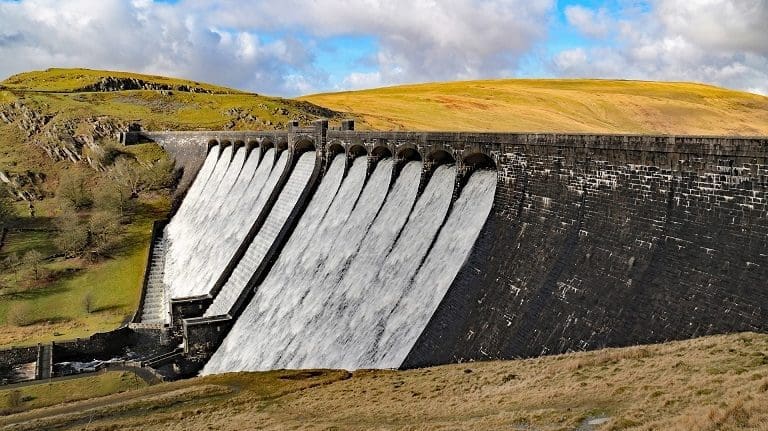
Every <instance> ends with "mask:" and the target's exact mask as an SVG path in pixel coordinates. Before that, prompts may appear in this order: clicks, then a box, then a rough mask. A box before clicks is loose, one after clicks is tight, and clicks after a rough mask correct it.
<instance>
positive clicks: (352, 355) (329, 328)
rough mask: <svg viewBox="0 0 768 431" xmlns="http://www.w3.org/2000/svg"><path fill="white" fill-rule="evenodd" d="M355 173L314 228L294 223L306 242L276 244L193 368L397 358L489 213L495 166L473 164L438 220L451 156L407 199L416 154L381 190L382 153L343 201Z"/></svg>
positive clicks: (416, 172)
mask: <svg viewBox="0 0 768 431" xmlns="http://www.w3.org/2000/svg"><path fill="white" fill-rule="evenodd" d="M354 173H355V172H354V166H353V169H352V170H350V174H349V175H348V176H347V178H346V179H345V180H344V183H343V184H342V187H341V190H340V191H339V193H338V194H337V196H336V198H335V199H334V201H333V203H332V204H331V206H330V208H329V210H328V212H327V213H326V215H325V217H324V218H323V220H322V222H320V224H319V225H318V226H317V230H316V232H306V231H302V235H308V236H309V237H310V238H311V241H309V244H307V243H306V242H304V243H303V244H302V243H301V242H299V241H296V240H295V239H294V238H292V239H291V243H290V244H289V246H287V247H286V249H285V250H284V253H285V252H287V251H288V250H290V249H292V247H291V245H293V247H295V248H296V250H297V251H296V252H291V253H290V254H289V255H286V256H281V258H280V260H279V261H278V263H277V264H276V265H275V267H274V268H273V270H272V272H271V273H270V274H269V276H268V277H267V278H266V279H265V280H264V282H263V283H262V284H261V286H259V288H258V290H257V292H256V294H255V296H254V298H253V300H252V301H251V303H250V304H249V305H248V307H247V308H246V310H245V311H244V313H243V314H242V315H241V316H240V318H239V319H238V320H237V322H236V323H235V325H234V327H233V329H232V330H231V331H230V333H229V335H228V337H227V338H226V339H225V340H224V342H223V343H222V345H221V347H220V348H219V350H218V351H217V352H216V353H215V354H214V355H213V357H212V358H211V360H210V361H209V362H208V364H207V365H206V367H205V369H204V373H206V374H209V373H217V372H225V371H241V370H268V369H276V368H348V369H357V368H367V367H372V368H392V367H398V366H400V364H401V363H402V361H403V360H404V358H405V355H407V353H408V351H409V350H410V349H411V347H412V346H413V344H414V343H415V342H416V339H417V338H418V335H419V333H420V332H419V331H420V330H421V329H423V327H424V326H426V324H427V322H428V320H429V318H430V316H431V315H432V313H433V312H434V310H435V308H436V307H437V305H438V303H439V301H440V299H441V298H442V296H443V295H444V294H445V292H446V291H447V289H448V287H449V286H450V281H451V280H452V279H453V277H455V275H456V273H457V272H458V270H459V268H460V267H461V265H462V264H463V262H464V260H465V259H466V257H467V255H468V253H469V251H470V250H471V248H472V245H473V243H474V241H475V239H476V238H477V235H478V234H479V232H480V229H481V228H482V226H483V224H484V222H485V218H486V217H487V216H488V213H489V211H490V205H491V204H492V202H493V193H494V189H495V175H494V174H492V173H491V175H490V176H489V175H488V174H487V173H484V172H478V173H476V174H474V175H472V177H471V178H470V180H469V182H468V183H467V186H466V187H465V189H464V190H465V191H464V192H463V193H462V195H461V196H460V198H459V199H458V200H457V202H456V204H455V205H454V209H453V211H451V214H450V216H449V217H448V219H447V220H446V216H447V213H448V209H449V207H450V204H451V197H452V194H453V186H454V182H455V181H454V179H455V177H456V169H455V167H450V166H441V167H438V168H437V169H436V171H435V172H434V174H433V176H432V179H431V181H430V182H429V184H428V185H427V187H426V189H425V190H424V192H423V194H422V196H421V197H420V198H419V200H418V202H416V203H415V204H414V201H415V200H416V199H415V198H416V195H417V192H418V186H419V179H420V173H421V163H420V162H411V163H409V164H407V165H406V166H405V167H404V168H403V169H402V171H401V173H400V176H399V177H398V179H397V181H396V182H395V184H394V185H393V187H392V188H391V190H390V189H389V187H388V185H389V183H390V181H391V174H392V162H391V161H389V160H384V161H381V162H379V164H378V166H377V169H376V170H375V171H374V173H373V174H372V176H371V178H370V180H369V181H368V183H367V184H366V186H365V189H364V190H363V192H362V193H361V195H360V196H359V198H358V199H357V201H356V204H355V205H354V208H353V210H352V211H351V212H349V213H347V208H348V207H349V203H348V201H347V196H348V195H352V196H354V193H352V191H351V190H353V189H355V188H357V187H359V185H358V184H359V181H358V180H357V179H356V178H355V176H354V175H353V174H354ZM345 189H346V190H345ZM387 191H388V192H387ZM345 192H346V193H345ZM339 220H345V222H344V223H340V221H339ZM444 223H445V229H443V230H442V232H441V234H440V236H439V237H437V238H436V235H437V233H438V231H440V228H441V226H443V225H444ZM453 230H455V232H454V231H453ZM294 236H296V235H294ZM300 262H303V264H301V265H299V266H298V267H297V265H296V264H297V263H300ZM307 263H309V264H307ZM441 264H442V266H440V265H441Z"/></svg>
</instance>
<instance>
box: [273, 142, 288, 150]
mask: <svg viewBox="0 0 768 431" xmlns="http://www.w3.org/2000/svg"><path fill="white" fill-rule="evenodd" d="M276 148H277V152H278V153H279V152H281V151H285V150H287V149H288V141H284V140H283V141H280V142H278V143H277V146H276Z"/></svg>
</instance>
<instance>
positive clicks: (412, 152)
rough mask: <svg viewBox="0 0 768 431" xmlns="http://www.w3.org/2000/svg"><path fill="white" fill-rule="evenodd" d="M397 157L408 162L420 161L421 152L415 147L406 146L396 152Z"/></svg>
mask: <svg viewBox="0 0 768 431" xmlns="http://www.w3.org/2000/svg"><path fill="white" fill-rule="evenodd" d="M397 158H398V159H399V160H405V161H408V162H418V161H421V154H419V152H418V151H417V150H416V149H415V148H411V147H406V148H402V149H401V150H400V151H398V152H397Z"/></svg>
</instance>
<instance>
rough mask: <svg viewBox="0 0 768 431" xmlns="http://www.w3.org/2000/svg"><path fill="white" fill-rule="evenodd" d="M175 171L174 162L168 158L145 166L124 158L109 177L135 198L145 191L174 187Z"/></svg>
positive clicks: (113, 168)
mask: <svg viewBox="0 0 768 431" xmlns="http://www.w3.org/2000/svg"><path fill="white" fill-rule="evenodd" d="M175 170H176V169H175V164H174V162H173V161H171V160H170V159H168V158H162V159H160V160H158V161H156V162H154V163H152V164H151V165H149V166H144V165H142V164H141V163H139V162H138V161H137V160H136V159H135V158H131V157H127V156H123V157H119V158H118V159H117V160H116V161H115V163H114V165H113V167H112V169H111V170H110V171H109V176H110V178H112V180H113V181H114V182H115V183H116V184H117V185H118V186H119V187H121V188H124V189H126V190H128V191H129V192H130V193H131V197H132V198H135V197H137V196H138V195H139V193H140V192H142V191H145V190H160V189H164V188H168V187H171V186H173V184H174V182H175V181H176V176H175Z"/></svg>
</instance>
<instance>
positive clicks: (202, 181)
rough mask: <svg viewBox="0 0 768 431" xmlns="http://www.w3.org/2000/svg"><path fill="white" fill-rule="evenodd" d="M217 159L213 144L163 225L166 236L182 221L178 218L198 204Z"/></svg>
mask: <svg viewBox="0 0 768 431" xmlns="http://www.w3.org/2000/svg"><path fill="white" fill-rule="evenodd" d="M218 160H219V146H218V145H215V146H213V147H211V149H210V151H208V156H207V157H206V158H205V162H203V166H201V167H200V171H199V172H198V173H197V176H196V177H195V180H194V181H193V182H192V185H190V187H189V190H187V195H186V196H185V197H184V200H183V201H181V205H180V206H179V209H178V210H177V211H176V214H175V215H174V216H173V218H172V219H171V220H170V221H169V222H168V225H167V226H166V227H165V235H166V236H168V235H169V233H171V232H173V231H175V230H176V229H178V228H177V225H178V224H179V223H182V222H181V221H180V220H183V219H184V218H185V217H186V215H187V214H188V213H189V211H190V209H191V208H192V207H194V206H196V205H198V203H199V202H200V200H201V199H202V191H203V189H205V185H206V183H207V182H208V180H209V178H210V176H211V174H212V173H213V170H214V168H215V167H216V163H217V162H218Z"/></svg>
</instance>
